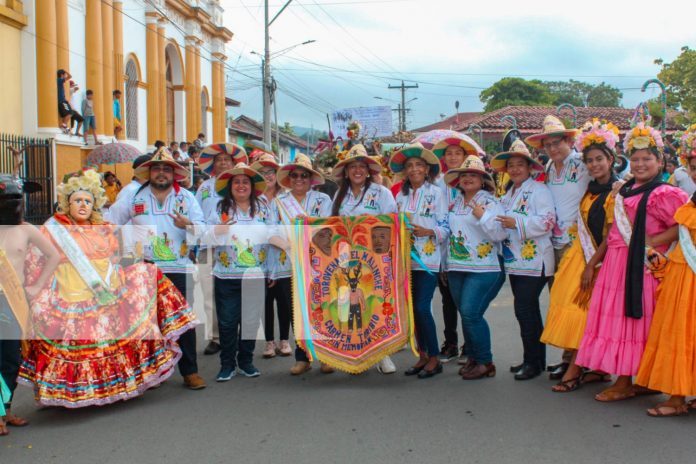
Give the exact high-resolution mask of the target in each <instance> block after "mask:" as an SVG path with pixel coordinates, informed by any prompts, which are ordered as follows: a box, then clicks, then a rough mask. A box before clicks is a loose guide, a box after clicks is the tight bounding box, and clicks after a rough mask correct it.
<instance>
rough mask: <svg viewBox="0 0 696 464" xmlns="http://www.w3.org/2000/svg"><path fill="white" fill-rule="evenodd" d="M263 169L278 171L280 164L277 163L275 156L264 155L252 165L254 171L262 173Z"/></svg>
mask: <svg viewBox="0 0 696 464" xmlns="http://www.w3.org/2000/svg"><path fill="white" fill-rule="evenodd" d="M263 168H273V169H275V170H276V171H277V170H278V169H279V168H280V164H278V161H276V157H275V156H273V155H271V154H270V153H264V154H262V155H261V156H259V157H258V158H256V161H254V162H253V163H251V169H253V170H254V171H261V169H263Z"/></svg>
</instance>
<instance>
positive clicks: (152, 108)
mask: <svg viewBox="0 0 696 464" xmlns="http://www.w3.org/2000/svg"><path fill="white" fill-rule="evenodd" d="M158 18H159V14H157V13H147V14H146V19H147V30H146V33H145V34H146V36H145V37H146V47H147V49H146V54H147V143H148V144H149V145H152V144H154V143H155V140H157V139H158V138H159V130H160V129H159V127H160V126H159V114H160V99H159V56H158V54H157V19H158Z"/></svg>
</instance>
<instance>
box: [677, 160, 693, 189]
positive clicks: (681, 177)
mask: <svg viewBox="0 0 696 464" xmlns="http://www.w3.org/2000/svg"><path fill="white" fill-rule="evenodd" d="M674 185H675V186H676V187H679V188H680V189H682V190H683V191H685V192H686V193H688V194H689V195H693V194H694V192H696V184H695V183H694V181H693V180H691V176H690V175H689V171H687V170H686V168H685V167H683V166H681V167H678V168H677V169H676V170H675V171H674Z"/></svg>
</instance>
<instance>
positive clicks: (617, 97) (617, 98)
mask: <svg viewBox="0 0 696 464" xmlns="http://www.w3.org/2000/svg"><path fill="white" fill-rule="evenodd" d="M622 98H623V93H622V92H621V91H620V90H619V89H617V88H616V87H612V86H611V85H609V84H605V83H604V82H602V83H601V84H599V85H596V86H594V88H593V89H592V90H591V91H590V93H589V94H588V95H587V106H620V105H621V99H622Z"/></svg>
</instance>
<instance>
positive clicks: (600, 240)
mask: <svg viewBox="0 0 696 464" xmlns="http://www.w3.org/2000/svg"><path fill="white" fill-rule="evenodd" d="M618 134H619V129H618V128H617V127H616V126H614V125H613V124H611V123H607V122H600V121H598V120H594V121H592V122H588V123H587V124H586V125H585V127H584V128H583V132H582V134H580V135H579V136H578V138H577V141H576V143H575V148H576V150H578V151H580V152H582V156H583V161H584V162H585V165H586V166H587V169H588V171H589V173H590V175H591V176H592V178H593V179H594V180H593V181H592V182H590V184H589V186H588V190H587V192H586V193H585V196H583V198H582V201H581V202H580V210H579V215H578V222H577V224H578V233H577V236H576V238H575V240H574V241H573V243H572V245H571V247H570V249H569V250H568V252H567V253H566V254H565V255H564V256H563V258H562V259H561V263H560V265H559V267H558V270H557V271H556V276H555V281H554V284H553V287H552V288H551V293H550V299H549V301H550V303H549V311H548V315H547V317H546V328H545V329H544V333H543V334H542V336H541V341H542V342H543V343H546V344H548V345H553V346H556V347H558V348H561V349H563V350H565V351H568V352H571V353H572V358H571V359H570V362H569V367H568V369H567V370H566V372H565V374H564V375H563V378H562V379H561V381H560V382H559V383H558V384H556V385H555V386H553V388H552V390H553V391H555V392H558V393H566V392H571V391H574V390H576V389H577V388H578V387H579V386H580V385H581V384H583V383H589V382H593V381H595V382H596V381H605V382H608V381H610V380H611V378H610V377H609V376H608V375H606V374H604V373H602V372H595V371H588V372H585V373H583V371H582V369H581V368H580V367H579V366H578V365H577V364H575V357H576V355H577V349H578V347H579V346H580V341H581V340H582V335H583V333H584V331H585V322H586V320H587V309H588V306H589V303H590V297H591V296H592V287H593V284H594V279H595V278H596V275H597V270H598V268H599V266H600V265H601V263H602V260H603V259H604V255H605V254H606V252H607V241H606V236H607V233H608V232H609V228H610V227H611V224H612V223H613V221H614V197H613V195H611V191H612V186H613V184H614V182H616V181H617V180H618V178H617V177H616V175H615V174H614V170H613V164H614V160H615V159H616V144H617V143H618V142H619V135H618Z"/></svg>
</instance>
